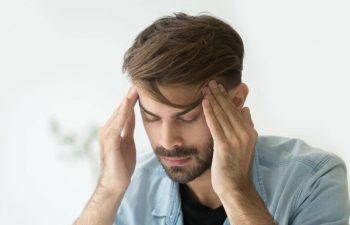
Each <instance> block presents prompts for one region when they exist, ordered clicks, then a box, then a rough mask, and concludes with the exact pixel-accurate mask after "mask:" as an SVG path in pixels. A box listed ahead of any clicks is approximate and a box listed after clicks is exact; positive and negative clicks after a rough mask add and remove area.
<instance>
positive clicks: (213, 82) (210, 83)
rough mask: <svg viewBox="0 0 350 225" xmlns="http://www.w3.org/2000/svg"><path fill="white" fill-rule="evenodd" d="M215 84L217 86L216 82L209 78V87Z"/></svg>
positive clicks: (214, 86)
mask: <svg viewBox="0 0 350 225" xmlns="http://www.w3.org/2000/svg"><path fill="white" fill-rule="evenodd" d="M217 86H218V84H217V83H216V81H215V80H211V81H210V82H209V87H211V88H217Z"/></svg>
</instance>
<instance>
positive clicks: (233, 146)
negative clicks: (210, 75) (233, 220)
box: [202, 80, 258, 197]
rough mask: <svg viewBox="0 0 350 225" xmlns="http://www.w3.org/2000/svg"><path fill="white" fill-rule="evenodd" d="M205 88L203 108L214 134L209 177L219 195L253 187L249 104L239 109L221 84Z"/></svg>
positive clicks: (253, 136)
mask: <svg viewBox="0 0 350 225" xmlns="http://www.w3.org/2000/svg"><path fill="white" fill-rule="evenodd" d="M208 86H209V87H206V88H204V90H203V94H204V99H203V102H202V103H203V110H204V115H205V118H206V122H207V125H208V127H209V129H210V132H211V134H212V136H213V141H214V153H213V162H212V167H211V179H212V185H213V188H214V191H215V192H216V193H217V195H218V196H219V197H223V196H226V194H228V193H232V192H235V191H239V192H241V191H244V190H247V189H250V188H251V187H252V182H251V177H250V170H251V166H252V161H253V158H254V152H255V145H256V141H257V137H258V133H257V131H256V130H255V128H254V124H253V121H252V119H251V115H250V111H249V108H248V107H244V108H243V109H242V110H240V109H239V108H238V107H237V106H236V105H235V104H234V103H233V101H232V100H231V99H230V97H229V94H228V93H227V92H226V90H225V88H224V87H223V86H222V84H217V83H216V81H214V80H212V81H210V82H209V85H208Z"/></svg>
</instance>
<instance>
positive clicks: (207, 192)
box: [186, 169, 222, 209]
mask: <svg viewBox="0 0 350 225" xmlns="http://www.w3.org/2000/svg"><path fill="white" fill-rule="evenodd" d="M186 185H187V186H188V187H189V189H190V190H191V192H192V194H193V195H194V197H195V198H196V199H197V200H198V202H199V203H201V204H202V205H205V206H207V207H209V208H211V209H215V208H218V207H220V206H221V205H222V203H221V201H220V199H219V197H218V196H217V195H216V193H215V191H214V189H213V186H212V184H211V170H210V169H208V170H206V171H205V172H204V173H203V174H202V175H201V176H199V177H197V178H196V179H194V180H193V181H190V182H189V183H187V184H186Z"/></svg>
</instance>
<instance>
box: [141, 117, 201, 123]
mask: <svg viewBox="0 0 350 225" xmlns="http://www.w3.org/2000/svg"><path fill="white" fill-rule="evenodd" d="M197 118H198V116H197V117H195V118H194V119H192V120H183V119H179V121H181V122H183V123H192V122H194V121H196V120H197ZM145 121H146V122H147V123H154V122H157V121H159V119H153V120H150V119H147V118H145Z"/></svg>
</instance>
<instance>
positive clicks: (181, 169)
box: [154, 138, 214, 184]
mask: <svg viewBox="0 0 350 225" xmlns="http://www.w3.org/2000/svg"><path fill="white" fill-rule="evenodd" d="M213 146H214V144H213V139H212V138H210V140H209V141H208V142H206V143H205V144H204V145H203V146H201V149H198V148H196V147H194V146H191V147H180V148H176V149H173V150H166V149H165V148H163V147H157V148H155V149H154V153H155V154H156V156H157V157H158V160H159V162H160V164H161V165H162V166H163V168H164V170H165V173H166V174H167V175H168V177H169V178H170V179H172V180H173V181H175V182H178V183H183V184H184V183H188V182H190V181H192V180H194V179H195V178H197V177H199V176H200V175H202V174H203V173H204V172H205V171H206V170H207V169H209V168H210V167H211V164H212V160H213ZM160 157H191V158H190V161H189V162H188V163H187V164H186V165H184V166H172V167H169V166H167V165H165V164H164V163H163V162H162V161H161V160H160Z"/></svg>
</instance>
